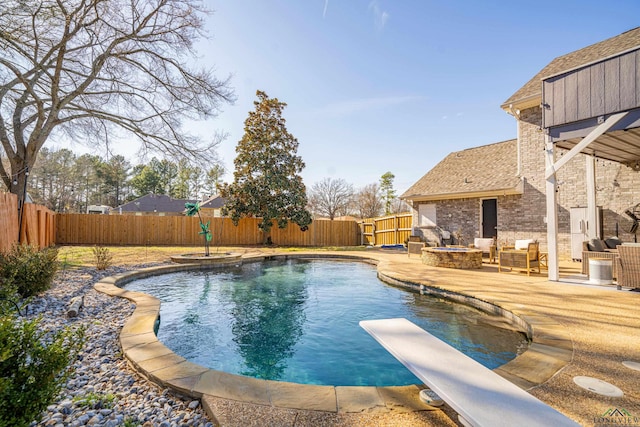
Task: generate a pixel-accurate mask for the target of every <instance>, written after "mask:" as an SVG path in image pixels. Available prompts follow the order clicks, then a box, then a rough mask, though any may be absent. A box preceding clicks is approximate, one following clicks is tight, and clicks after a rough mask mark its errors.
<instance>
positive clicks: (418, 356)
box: [360, 318, 579, 427]
mask: <svg viewBox="0 0 640 427" xmlns="http://www.w3.org/2000/svg"><path fill="white" fill-rule="evenodd" d="M360 326H361V327H362V328H363V329H364V330H365V331H367V332H368V333H369V334H370V335H371V336H372V337H373V338H375V339H376V341H378V342H379V343H380V344H381V345H382V346H383V347H384V348H385V349H386V350H387V351H389V353H391V354H392V355H393V356H394V357H395V358H396V359H398V360H399V361H400V362H401V363H402V364H403V365H404V366H406V367H407V368H408V369H409V370H410V371H411V372H413V374H414V375H415V376H417V377H418V378H419V379H420V380H421V381H423V382H424V384H425V385H427V386H428V387H429V388H430V389H431V390H433V391H435V392H436V393H437V394H438V395H439V396H440V398H441V399H442V400H444V401H445V402H447V404H449V406H451V407H452V408H453V409H454V410H455V411H456V412H457V413H458V414H459V415H460V417H461V419H460V422H461V423H463V424H465V425H469V426H474V427H475V426H490V427H497V426H505V427H512V426H518V425H521V426H524V425H526V426H528V427H529V426H540V427H548V426H554V427H558V426H572V427H573V426H579V424H577V423H576V422H574V421H572V420H570V419H569V418H567V417H566V416H564V415H563V414H561V413H560V412H558V411H556V410H555V409H553V408H552V407H551V406H549V405H547V404H546V403H544V402H542V401H541V400H539V399H537V398H535V397H533V396H532V395H530V394H529V393H527V392H526V391H524V390H523V389H521V388H520V387H518V386H516V385H515V384H513V383H511V382H509V381H507V380H506V379H504V378H502V377H501V376H500V375H498V374H496V373H495V372H493V371H492V370H491V369H489V368H486V367H485V366H483V365H481V364H480V363H478V362H476V361H475V360H473V359H472V358H470V357H469V356H467V355H465V354H463V353H462V352H460V351H458V350H456V349H455V348H453V347H451V346H450V345H449V344H447V343H445V342H444V341H441V340H440V339H438V338H436V337H435V336H433V335H431V334H430V333H429V332H427V331H425V330H424V329H422V328H420V327H419V326H417V325H416V324H414V323H412V322H410V321H409V320H407V319H402V318H399V319H381V320H363V321H361V322H360Z"/></svg>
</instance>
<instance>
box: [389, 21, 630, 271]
mask: <svg viewBox="0 0 640 427" xmlns="http://www.w3.org/2000/svg"><path fill="white" fill-rule="evenodd" d="M605 71H606V72H605ZM543 82H544V87H545V96H543ZM585 99H586V101H585ZM501 107H502V108H503V109H504V110H505V111H506V112H508V113H509V114H511V115H513V116H514V118H515V119H516V124H517V139H516V140H512V141H505V142H501V143H497V144H491V145H486V146H482V147H476V148H471V149H468V150H463V151H459V152H456V153H452V154H450V155H449V156H447V157H446V158H445V159H444V160H443V161H442V162H440V163H439V164H438V165H436V167H434V168H433V169H432V170H431V171H429V172H428V173H427V174H426V175H425V176H424V177H422V178H421V179H420V180H419V181H418V182H416V183H415V184H414V185H413V186H411V187H410V188H409V189H408V190H407V191H406V192H405V193H404V194H402V196H401V198H402V199H403V200H406V201H407V202H408V203H409V204H410V205H411V206H412V208H413V214H414V219H413V226H414V234H418V235H421V236H423V238H425V239H427V240H433V241H439V239H441V237H442V234H443V233H442V231H444V232H445V233H444V234H447V233H452V234H453V235H454V236H456V234H458V235H459V236H460V237H462V240H463V243H469V242H473V238H474V237H494V236H495V237H496V238H497V241H498V243H499V244H500V243H505V242H509V243H513V242H514V240H515V239H520V238H535V239H537V240H538V241H540V243H541V247H542V249H543V250H546V249H547V243H548V242H547V222H548V221H547V220H548V218H547V204H548V200H552V201H554V200H557V206H556V207H557V208H556V209H555V212H557V221H556V224H555V227H556V230H555V231H556V232H557V249H558V254H559V256H560V257H564V258H577V257H579V256H581V255H580V251H579V250H577V244H576V242H577V243H581V240H586V239H587V238H588V237H589V235H598V236H611V235H619V236H620V237H621V239H622V240H623V241H633V240H634V238H635V236H634V235H633V234H631V233H629V229H630V227H631V224H632V221H631V220H630V218H629V217H628V216H627V215H626V214H625V210H626V209H628V208H629V207H631V206H635V205H636V204H638V203H640V163H638V161H640V127H639V126H640V108H639V107H640V27H639V28H635V29H633V30H630V31H627V32H625V33H623V34H620V35H618V36H616V37H613V38H611V39H607V40H604V41H602V42H600V43H596V44H594V45H592V46H588V47H586V48H584V49H580V50H578V51H576V52H573V53H570V54H568V55H564V56H561V57H558V58H556V59H554V60H553V61H552V62H551V63H550V64H549V65H547V66H546V67H544V68H543V69H542V70H541V71H540V72H539V73H538V74H536V75H535V76H534V77H533V78H532V79H531V80H530V81H529V82H527V83H526V84H525V85H524V86H523V87H522V88H520V89H519V90H518V91H516V92H515V93H514V94H513V95H512V96H511V97H509V99H507V101H505V102H504V104H503V105H502V106H501ZM543 107H544V110H543ZM625 110H626V111H630V114H629V115H627V116H626V119H625V120H621V121H620V122H619V123H618V124H617V126H618V127H614V125H613V124H611V126H610V127H609V128H608V132H609V133H606V134H604V135H602V136H601V137H596V136H595V134H593V136H594V137H596V139H595V141H594V142H593V143H592V144H591V145H590V146H587V145H581V146H579V147H578V148H577V150H578V152H577V154H576V153H575V152H572V151H569V150H570V149H571V148H572V147H574V146H576V145H577V144H578V143H579V142H580V141H583V139H584V140H586V139H587V138H585V137H586V136H587V135H589V133H588V132H589V131H590V130H593V128H595V127H596V126H598V125H599V124H601V123H604V122H606V121H609V117H610V116H611V115H612V114H615V113H617V112H619V111H625ZM543 113H544V114H543ZM543 115H544V120H543ZM611 123H613V122H612V121H611ZM605 125H606V123H605ZM614 131H615V132H614ZM547 134H548V135H547ZM586 142H589V141H585V143H586ZM547 153H549V154H548V155H549V158H547ZM574 154H576V155H575V156H574ZM563 156H567V158H568V159H570V160H569V161H568V162H567V163H566V164H563V165H562V167H561V168H559V167H557V168H555V167H554V168H549V167H548V166H547V162H551V161H553V162H555V163H554V164H558V163H562V162H559V160H560V159H562V157H563ZM558 166H559V165H558ZM549 169H551V170H549ZM554 172H555V173H554ZM550 183H552V184H550ZM547 188H552V189H554V190H555V192H556V195H555V198H554V196H553V195H552V194H550V195H549V199H547ZM590 189H591V190H590ZM590 198H591V199H595V202H593V200H592V201H591V202H590ZM591 203H595V206H598V207H599V210H597V211H596V210H595V206H594V209H590V210H589V211H595V212H597V214H591V213H584V210H585V209H587V206H588V205H589V204H591ZM551 212H554V210H551ZM590 215H591V216H590ZM594 217H595V221H594ZM589 219H591V220H589ZM594 222H595V223H596V224H595V226H594V224H593V223H594ZM572 223H573V227H572ZM577 233H581V234H580V235H578V234H577ZM572 241H573V243H572ZM580 250H581V246H580Z"/></svg>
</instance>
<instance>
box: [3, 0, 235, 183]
mask: <svg viewBox="0 0 640 427" xmlns="http://www.w3.org/2000/svg"><path fill="white" fill-rule="evenodd" d="M205 13H206V11H205V10H204V9H203V8H202V6H201V4H200V2H199V1H197V0H138V1H124V0H32V1H24V0H3V1H2V3H1V4H0V142H1V146H2V149H3V150H4V152H5V153H6V156H7V158H8V160H9V165H10V170H7V169H6V168H5V167H4V166H2V165H0V175H1V176H2V180H3V182H4V184H5V185H6V187H7V188H8V189H9V190H10V191H11V192H12V193H16V194H19V195H22V194H23V191H24V188H25V182H26V176H27V174H28V170H29V168H31V167H33V165H34V162H35V160H36V156H37V154H38V152H39V151H40V149H41V148H42V146H43V145H44V144H45V143H46V142H47V141H48V140H49V139H60V138H66V139H63V140H68V139H69V138H70V139H72V140H77V141H82V142H83V143H88V144H94V145H97V144H101V145H102V144H103V145H106V147H107V149H108V147H109V144H110V143H111V141H112V140H113V139H114V138H120V137H124V136H127V137H129V138H131V136H133V137H135V138H136V140H137V141H139V142H140V143H141V147H142V148H143V149H144V150H151V151H160V152H162V153H165V154H168V155H171V156H177V157H181V156H184V155H192V156H198V155H205V154H206V153H207V151H209V150H211V149H212V148H213V146H215V144H217V142H218V138H217V137H214V138H213V140H211V141H208V142H204V141H199V140H198V139H197V138H195V137H194V136H192V135H189V134H188V133H186V132H184V131H183V129H182V126H181V125H182V122H183V121H184V120H185V119H198V118H208V117H212V116H215V115H216V114H217V113H218V112H219V108H220V107H221V104H223V103H225V102H231V101H233V96H234V95H233V92H232V90H231V89H230V88H229V85H228V79H226V80H218V79H217V78H215V77H214V76H213V73H212V71H211V70H208V69H196V68H195V67H192V68H191V67H190V66H189V65H187V64H189V63H191V64H193V63H194V61H192V60H191V59H190V58H194V57H195V55H194V54H195V51H194V47H193V43H194V41H195V40H197V39H198V38H200V37H201V36H202V35H203V33H202V26H203V15H204V14H205Z"/></svg>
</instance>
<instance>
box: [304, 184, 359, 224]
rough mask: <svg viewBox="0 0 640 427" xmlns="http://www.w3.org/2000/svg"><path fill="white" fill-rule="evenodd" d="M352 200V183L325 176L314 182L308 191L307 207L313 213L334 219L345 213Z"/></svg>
mask: <svg viewBox="0 0 640 427" xmlns="http://www.w3.org/2000/svg"><path fill="white" fill-rule="evenodd" d="M352 201H353V185H351V184H349V183H348V182H347V181H345V180H344V179H332V178H325V179H323V180H322V181H320V182H316V183H315V184H313V186H312V187H311V191H310V192H309V208H310V210H311V212H313V214H314V215H320V216H328V217H329V219H331V220H332V219H334V218H335V217H336V216H339V215H346V213H347V211H348V210H349V206H350V205H351V203H352Z"/></svg>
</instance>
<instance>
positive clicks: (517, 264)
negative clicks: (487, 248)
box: [498, 242, 540, 276]
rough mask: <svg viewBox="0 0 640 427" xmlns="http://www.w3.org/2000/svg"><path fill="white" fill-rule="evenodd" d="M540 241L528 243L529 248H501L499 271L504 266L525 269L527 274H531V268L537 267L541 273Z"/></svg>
mask: <svg viewBox="0 0 640 427" xmlns="http://www.w3.org/2000/svg"><path fill="white" fill-rule="evenodd" d="M539 245H540V244H539V243H538V242H533V243H528V244H527V249H526V250H523V249H506V250H501V251H500V252H499V255H498V272H502V269H503V268H505V267H506V268H510V269H511V270H513V269H518V270H525V271H526V272H527V276H530V275H531V269H534V268H537V269H538V273H540V251H539V248H540V246H539Z"/></svg>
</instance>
